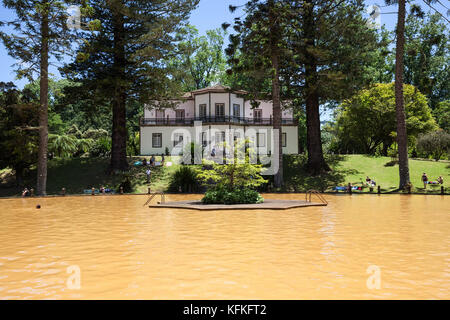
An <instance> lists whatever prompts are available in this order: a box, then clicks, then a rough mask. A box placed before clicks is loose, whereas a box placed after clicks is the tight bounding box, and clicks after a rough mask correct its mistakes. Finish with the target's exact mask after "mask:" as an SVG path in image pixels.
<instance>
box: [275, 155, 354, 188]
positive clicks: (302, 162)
mask: <svg viewBox="0 0 450 320" xmlns="http://www.w3.org/2000/svg"><path fill="white" fill-rule="evenodd" d="M344 159H345V156H340V155H328V156H326V159H325V161H326V162H327V163H328V165H329V166H330V167H331V168H332V170H331V171H329V172H325V173H322V174H320V175H317V176H311V175H310V174H309V172H308V170H307V169H306V162H307V157H306V155H303V154H301V155H286V156H285V157H284V161H283V167H284V179H285V189H286V190H285V191H295V192H305V191H307V190H310V189H315V190H319V191H321V192H324V191H326V190H330V189H332V188H333V187H335V186H338V185H342V184H346V183H348V181H345V177H346V176H347V175H350V174H358V173H360V172H359V171H358V170H355V169H343V168H340V165H339V163H340V162H341V161H344Z"/></svg>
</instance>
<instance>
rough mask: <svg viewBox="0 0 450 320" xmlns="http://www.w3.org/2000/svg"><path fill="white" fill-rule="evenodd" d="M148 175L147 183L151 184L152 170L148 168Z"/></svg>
mask: <svg viewBox="0 0 450 320" xmlns="http://www.w3.org/2000/svg"><path fill="white" fill-rule="evenodd" d="M146 173H147V183H150V179H151V176H152V170H150V168H147V171H146Z"/></svg>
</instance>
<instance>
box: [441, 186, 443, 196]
mask: <svg viewBox="0 0 450 320" xmlns="http://www.w3.org/2000/svg"><path fill="white" fill-rule="evenodd" d="M441 194H444V186H441Z"/></svg>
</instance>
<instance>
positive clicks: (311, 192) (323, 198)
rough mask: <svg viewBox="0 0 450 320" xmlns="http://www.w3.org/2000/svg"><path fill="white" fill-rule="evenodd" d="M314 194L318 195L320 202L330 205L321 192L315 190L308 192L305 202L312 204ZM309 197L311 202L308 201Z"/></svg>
mask: <svg viewBox="0 0 450 320" xmlns="http://www.w3.org/2000/svg"><path fill="white" fill-rule="evenodd" d="M313 194H314V195H316V196H317V198H319V200H320V201H321V202H322V203H325V204H328V201H327V200H326V199H325V197H324V196H323V195H322V194H321V193H320V192H319V191H317V190H313V189H311V190H308V191H306V194H305V201H306V202H311V197H312V195H313ZM308 195H309V200H308Z"/></svg>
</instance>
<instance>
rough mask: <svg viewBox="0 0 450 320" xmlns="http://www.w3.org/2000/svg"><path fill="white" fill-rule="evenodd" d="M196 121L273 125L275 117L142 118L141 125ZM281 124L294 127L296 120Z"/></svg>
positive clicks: (288, 120)
mask: <svg viewBox="0 0 450 320" xmlns="http://www.w3.org/2000/svg"><path fill="white" fill-rule="evenodd" d="M195 121H201V122H204V123H235V124H244V125H272V124H273V117H270V118H252V117H235V116H204V117H194V118H173V117H167V118H145V117H144V118H140V124H141V125H143V126H145V125H150V126H155V125H156V126H158V125H159V126H163V125H194V122H195ZM281 124H284V125H293V124H295V120H294V119H293V118H282V119H281Z"/></svg>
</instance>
